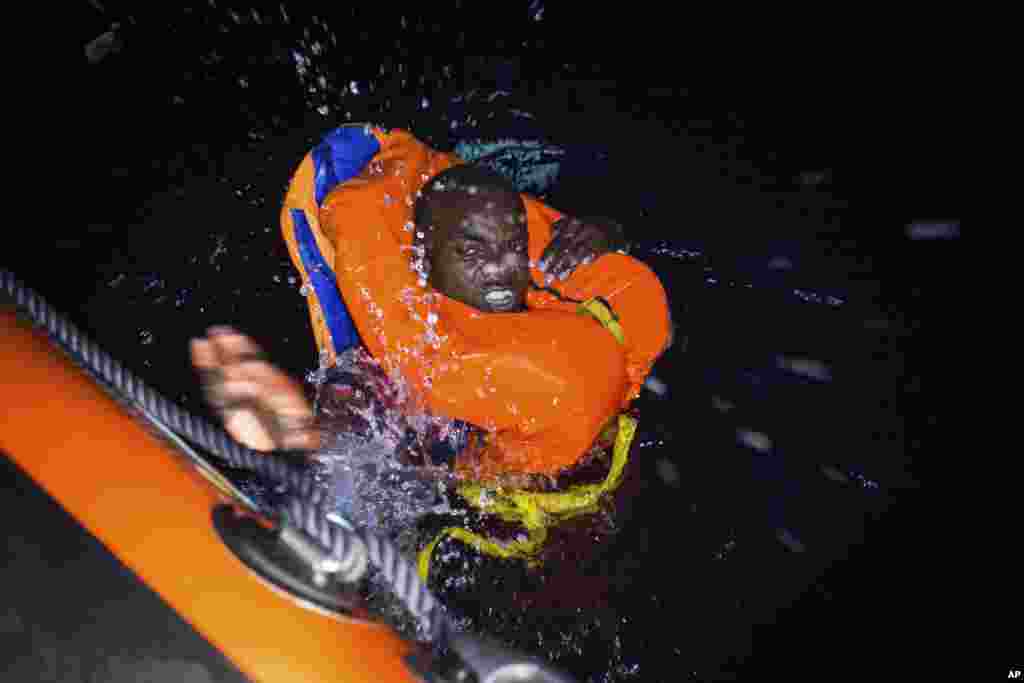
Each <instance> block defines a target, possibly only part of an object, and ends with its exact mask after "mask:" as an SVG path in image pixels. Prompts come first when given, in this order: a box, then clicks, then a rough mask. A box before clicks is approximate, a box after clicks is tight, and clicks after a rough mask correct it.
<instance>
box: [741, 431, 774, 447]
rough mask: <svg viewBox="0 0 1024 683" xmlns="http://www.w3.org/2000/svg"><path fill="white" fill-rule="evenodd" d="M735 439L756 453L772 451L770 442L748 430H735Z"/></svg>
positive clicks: (766, 438)
mask: <svg viewBox="0 0 1024 683" xmlns="http://www.w3.org/2000/svg"><path fill="white" fill-rule="evenodd" d="M736 438H737V439H739V442H740V443H742V444H743V445H744V446H747V447H748V448H752V449H753V450H755V451H757V452H758V453H767V452H769V451H770V450H771V449H772V440H771V439H770V438H768V436H767V435H765V434H762V433H761V432H755V431H752V430H749V429H737V430H736Z"/></svg>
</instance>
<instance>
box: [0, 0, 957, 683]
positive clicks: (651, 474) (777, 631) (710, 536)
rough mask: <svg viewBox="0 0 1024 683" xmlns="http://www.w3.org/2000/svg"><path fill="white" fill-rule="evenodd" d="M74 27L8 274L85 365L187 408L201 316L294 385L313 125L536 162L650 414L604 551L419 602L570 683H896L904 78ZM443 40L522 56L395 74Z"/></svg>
mask: <svg viewBox="0 0 1024 683" xmlns="http://www.w3.org/2000/svg"><path fill="white" fill-rule="evenodd" d="M455 4H456V5H457V4H458V3H455ZM83 5H85V8H84V9H82V22H81V26H82V41H83V43H84V42H87V41H89V40H91V39H92V38H94V37H95V36H98V35H100V34H101V33H103V32H104V31H106V30H108V29H109V28H110V26H111V23H112V22H118V23H119V27H118V29H117V30H116V33H117V35H118V36H120V40H121V44H120V46H119V47H118V49H117V50H115V51H113V52H111V53H110V54H109V55H108V56H106V57H105V58H104V59H102V60H100V61H98V62H97V63H88V62H87V61H85V60H83V61H82V62H81V63H80V64H79V65H78V71H76V72H75V74H76V77H77V78H79V79H81V80H82V82H84V83H85V84H86V89H87V90H89V91H90V98H89V99H88V101H85V102H83V103H82V106H81V109H80V110H79V111H78V112H77V113H76V126H77V130H78V132H79V133H80V134H77V135H73V136H70V139H69V141H68V143H67V147H66V150H65V151H66V158H68V159H74V160H75V163H76V165H77V168H78V169H79V171H78V174H77V176H76V177H77V180H76V181H75V182H74V183H71V184H70V186H69V187H68V188H67V195H66V197H67V201H66V204H65V205H67V206H73V207H74V210H73V211H72V212H71V213H70V214H67V213H66V214H65V215H66V216H69V218H68V220H61V221H55V222H54V223H53V224H52V226H50V227H48V228H47V229H46V230H40V231H38V232H36V233H34V234H32V235H31V236H30V239H31V241H32V247H33V248H32V249H30V250H26V251H25V252H24V256H17V257H15V256H11V257H9V261H10V267H12V268H13V269H14V270H15V272H17V273H18V274H19V275H21V276H22V277H23V278H24V279H25V280H27V281H28V283H29V284H30V285H31V286H33V287H35V288H37V289H38V290H40V291H41V292H42V293H43V294H44V295H45V296H47V297H48V298H49V299H50V300H51V301H52V302H53V303H55V304H56V305H57V306H58V307H59V308H61V309H62V310H64V311H66V312H67V313H68V314H69V315H70V316H71V317H72V319H73V320H74V321H75V322H77V323H78V324H80V325H81V326H82V327H84V328H85V329H86V330H87V331H88V332H89V333H90V334H91V335H92V336H93V337H94V338H95V339H96V340H98V341H99V342H100V343H101V344H102V345H103V346H104V347H105V348H106V349H107V350H108V351H110V352H111V353H113V354H114V355H115V356H117V357H118V358H119V359H121V360H122V361H123V362H124V363H125V364H126V365H128V366H129V367H130V368H132V369H133V370H135V371H136V372H138V373H139V374H140V375H141V376H143V377H145V378H146V379H147V380H148V381H150V382H151V383H152V384H153V385H154V386H155V387H156V388H157V389H159V390H160V391H162V392H163V393H164V394H165V395H167V396H169V397H172V398H174V399H176V400H178V401H179V402H180V403H181V404H182V405H184V406H186V407H188V408H190V409H192V410H194V411H196V412H199V413H204V414H206V408H205V406H204V405H203V403H202V397H201V395H200V392H199V388H198V384H197V382H196V379H195V377H194V375H193V373H192V371H191V368H190V366H189V360H188V355H187V342H188V339H189V338H190V337H194V336H197V335H200V334H202V332H203V330H204V329H205V328H206V327H207V326H209V325H212V324H220V323H229V324H233V325H235V326H237V327H239V328H240V329H242V330H244V331H245V332H247V333H248V334H251V335H252V336H254V337H255V338H256V339H257V340H258V341H259V342H260V343H261V344H262V345H264V347H265V348H267V350H268V352H269V354H270V356H271V358H273V359H274V360H275V361H276V362H278V363H279V364H280V365H282V366H283V367H285V368H286V369H288V370H289V371H290V372H292V373H293V374H294V375H295V376H297V377H301V376H304V375H305V374H306V373H307V372H308V371H309V370H311V369H313V368H314V367H315V366H316V357H315V353H314V343H313V340H312V333H311V331H310V327H309V323H308V319H307V315H306V304H305V302H304V301H303V299H302V297H301V296H300V294H299V292H298V289H299V285H300V284H301V282H300V280H299V278H298V275H297V273H296V272H295V271H294V269H293V268H292V266H291V264H290V261H289V258H288V254H287V252H286V250H285V247H284V245H283V243H282V241H281V240H280V238H279V231H278V224H277V211H278V208H279V202H280V199H281V197H282V194H283V191H284V189H285V186H286V183H287V181H288V178H289V176H290V173H291V171H292V169H293V168H294V166H295V165H296V164H297V163H298V161H299V160H300V159H301V157H302V156H303V155H304V154H305V153H306V151H307V150H308V149H309V147H310V146H311V145H312V144H314V143H315V142H316V141H317V140H318V139H319V137H320V136H321V135H322V134H323V133H325V132H326V131H328V130H330V129H332V128H333V127H335V126H337V125H340V124H342V123H346V122H351V121H371V122H374V123H379V124H381V125H386V126H401V127H407V128H411V129H412V130H413V132H414V133H415V134H417V135H418V136H420V137H421V138H423V139H425V140H428V141H430V142H431V143H432V144H434V145H435V146H436V147H439V148H442V149H451V148H452V147H454V145H455V144H457V143H458V142H459V141H464V140H468V139H473V138H477V137H479V138H483V139H485V140H486V139H500V138H504V137H519V138H530V139H543V140H545V141H547V142H550V143H552V144H556V145H558V146H560V147H562V148H564V149H566V150H568V152H567V155H566V159H565V162H564V163H563V165H562V168H561V172H560V176H559V180H558V182H557V183H556V185H555V186H554V187H553V188H552V189H551V190H550V192H549V193H548V194H547V195H546V196H545V199H546V200H547V201H548V202H549V203H551V204H553V205H554V206H556V207H558V208H560V209H562V210H565V211H567V212H570V213H576V214H583V215H586V214H604V215H609V216H611V217H613V218H616V219H618V220H620V221H621V222H622V223H624V224H625V225H626V226H627V230H628V231H629V234H630V236H631V238H632V239H633V240H634V243H635V254H636V255H638V257H640V258H642V259H643V260H644V261H645V262H647V263H648V264H649V265H650V266H651V267H652V268H653V269H654V270H655V271H656V272H657V273H658V275H659V277H661V279H662V281H663V283H664V284H665V287H666V289H667V291H668V292H669V295H670V298H671V301H672V309H673V318H674V320H675V321H676V323H677V325H678V327H679V330H678V341H677V344H676V347H675V348H673V349H672V350H670V351H669V352H668V353H667V354H666V356H665V357H664V358H663V359H662V360H661V361H659V363H658V365H657V366H656V368H655V374H656V375H657V376H658V377H659V378H660V379H662V380H663V381H664V382H665V384H666V385H667V387H668V392H667V395H665V396H661V397H659V396H657V395H655V394H653V393H646V394H645V395H644V396H643V397H641V399H640V400H639V401H638V406H639V408H640V412H641V433H640V434H639V436H638V438H637V445H636V447H635V452H634V455H633V459H632V463H631V469H630V473H629V479H628V481H627V483H626V484H625V485H624V494H623V495H620V496H619V498H618V501H619V502H618V504H617V509H616V511H615V514H614V515H613V516H612V517H613V522H609V523H610V524H612V525H613V527H614V532H613V533H604V534H603V535H601V538H602V539H604V540H602V542H600V543H594V544H588V543H587V542H586V538H587V534H589V533H591V531H592V530H588V529H583V530H579V529H577V530H576V540H575V541H573V536H572V533H568V532H567V540H566V541H565V544H564V545H563V546H561V547H562V548H563V550H562V552H561V555H560V556H559V557H557V558H554V559H553V561H552V562H551V563H549V565H548V567H547V568H546V569H545V571H544V572H542V573H541V574H540V575H539V576H538V575H534V576H529V575H524V574H523V572H521V571H519V570H518V569H517V568H516V567H509V566H504V565H502V564H501V563H494V562H490V561H486V560H480V559H479V558H475V557H471V556H469V555H468V554H466V553H460V552H449V553H447V554H445V553H442V554H444V555H445V556H446V557H447V559H446V560H444V565H445V571H444V572H443V576H444V577H445V578H444V579H443V580H439V581H438V582H436V585H435V588H436V589H437V590H438V593H439V595H440V596H441V598H442V600H443V601H444V602H445V603H446V604H449V605H450V606H451V607H452V609H453V613H454V614H457V615H458V616H459V617H460V619H461V620H462V623H464V624H465V625H466V626H467V627H470V628H473V629H476V630H479V631H481V632H485V633H490V634H493V635H497V636H499V637H501V638H503V639H505V640H506V641H507V642H509V643H510V644H514V645H516V646H518V647H520V648H523V649H527V650H529V651H531V652H536V653H539V654H543V655H545V656H547V657H549V658H550V659H552V660H553V661H556V662H557V663H559V664H560V665H562V666H563V667H565V668H567V669H568V670H570V671H572V672H573V673H574V674H575V675H577V676H578V677H579V678H580V680H588V681H618V680H639V681H675V680H735V679H741V680H753V679H754V676H755V675H758V674H762V673H766V672H775V673H782V674H788V673H797V672H814V673H818V674H820V673H821V672H822V671H824V670H828V668H830V667H832V668H835V667H842V668H843V669H844V670H847V671H849V670H852V669H855V670H857V671H870V670H872V669H873V668H874V667H875V666H876V663H877V662H882V661H885V660H886V659H887V658H888V657H890V656H895V657H896V659H897V661H898V662H899V663H900V664H908V665H909V664H910V662H909V661H908V660H909V657H908V656H907V654H906V652H902V651H901V649H900V647H899V646H898V642H900V640H899V636H900V634H901V633H905V632H907V631H908V630H913V629H916V628H917V620H918V618H919V609H918V608H919V606H920V604H921V603H922V602H923V601H924V598H923V597H922V595H921V593H920V591H919V589H918V588H917V587H916V586H917V585H918V584H919V580H920V576H921V575H922V574H923V573H925V572H928V571H930V569H931V567H932V562H933V559H932V555H931V554H930V553H931V551H930V550H929V545H928V544H927V543H926V540H927V539H928V538H929V537H930V535H931V531H930V530H929V527H928V525H927V524H926V523H925V517H924V512H923V508H922V505H921V501H922V490H923V488H924V486H923V484H922V481H921V479H922V476H921V474H920V472H919V468H920V466H921V457H920V454H921V453H923V452H925V451H926V450H927V449H928V447H929V444H930V443H932V442H930V441H929V438H930V437H929V434H930V430H931V429H932V428H933V427H934V426H935V423H936V422H937V421H938V417H937V416H938V415H939V414H940V411H941V410H942V407H941V405H940V401H939V399H938V398H937V397H938V395H939V394H938V392H937V385H936V384H934V383H931V382H934V380H931V379H930V376H929V374H928V373H927V370H928V369H929V368H930V367H931V366H930V362H931V360H930V357H929V355H928V353H927V351H926V349H925V348H924V347H923V346H922V345H918V344H917V343H916V342H915V340H916V339H919V338H920V335H921V333H922V331H925V332H927V331H939V329H938V328H932V327H929V325H930V323H929V322H927V321H928V320H930V319H931V318H930V317H929V314H931V313H935V312H939V311H941V310H943V309H944V307H945V305H946V302H947V301H948V300H949V299H950V297H951V296H952V292H953V291H955V288H956V284H955V269H954V267H953V265H952V264H955V262H956V261H955V258H954V254H953V251H954V250H955V249H956V248H957V246H958V244H959V232H958V231H959V227H958V226H959V210H960V206H959V202H958V200H957V194H956V192H955V189H956V188H955V186H952V185H950V184H949V183H948V180H947V179H946V177H945V175H944V173H943V171H942V169H941V167H940V166H937V165H936V163H935V155H934V145H932V144H930V141H929V139H926V138H927V137H928V136H924V135H914V134H912V132H913V131H918V132H920V130H919V128H914V127H912V126H910V125H909V123H910V121H909V119H911V118H913V117H908V115H907V112H908V110H910V109H912V108H913V107H918V108H920V106H921V105H922V103H928V102H931V103H933V104H934V97H933V96H932V95H931V94H930V92H929V91H928V88H927V85H924V84H918V85H917V86H916V87H917V89H919V90H920V92H916V91H915V90H913V89H909V88H892V89H891V91H890V89H888V88H886V89H883V88H882V86H881V84H880V82H878V81H875V82H872V83H866V82H863V81H861V80H857V79H850V78H847V77H845V76H842V75H838V74H834V73H832V74H830V73H809V72H804V71H799V70H798V72H795V73H791V74H786V75H784V76H780V77H777V78H776V79H774V80H765V79H762V78H760V77H758V76H756V75H750V76H749V77H748V79H746V80H733V81H730V82H729V83H727V84H726V83H721V82H719V83H714V84H708V83H707V82H706V81H704V82H700V83H697V82H694V83H690V82H689V81H688V79H687V78H685V77H684V75H683V72H681V71H680V70H678V69H672V68H671V66H670V65H659V64H658V63H652V64H651V68H650V69H643V70H640V69H637V68H635V67H632V68H631V67H629V66H626V65H624V64H622V63H613V62H611V61H610V62H609V63H607V64H600V63H593V62H589V61H588V62H587V63H586V65H582V64H578V63H575V62H570V61H566V60H565V59H564V57H562V56H549V55H550V54H551V53H550V51H548V48H550V47H551V46H552V44H553V37H554V36H557V35H558V34H559V27H560V26H564V22H566V21H567V18H566V17H559V16H558V15H553V14H550V13H547V12H546V10H545V11H541V10H542V7H543V5H542V3H528V4H527V5H528V6H525V7H526V9H523V8H521V7H519V6H518V5H516V6H514V7H515V8H514V9H508V10H501V12H507V16H500V17H495V16H493V12H491V11H490V10H488V12H487V13H480V12H474V13H471V14H467V13H466V12H465V11H461V10H457V9H456V8H455V7H454V6H453V7H452V8H447V10H445V11H446V12H449V13H445V14H443V15H441V14H431V15H423V16H421V17H417V16H414V15H405V16H401V15H400V14H399V15H395V14H394V13H393V12H383V11H375V10H370V9H365V8H361V7H360V8H357V9H352V10H349V9H347V8H346V9H338V10H334V11H333V13H331V12H326V11H325V12H323V13H320V14H319V15H314V14H313V13H311V12H309V11H308V10H305V11H300V10H298V9H292V8H291V7H290V6H289V5H290V3H285V5H279V4H273V5H267V6H258V7H256V8H255V9H254V8H253V7H252V6H248V5H241V4H239V3H234V4H227V3H215V2H210V3H203V4H199V5H196V6H195V7H192V8H191V9H190V6H189V5H184V6H182V7H181V8H175V9H174V10H173V11H171V10H168V11H166V12H165V13H164V14H162V15H159V14H157V13H155V12H152V11H150V12H149V13H148V14H143V13H134V14H133V13H132V11H129V9H130V8H128V7H127V6H125V7H118V6H117V5H116V4H115V3H109V4H108V3H104V9H105V11H104V12H100V11H98V10H96V9H95V8H94V7H91V6H90V5H88V4H86V3H83ZM434 10H435V11H438V10H437V8H434ZM495 11H497V10H495ZM538 12H540V15H541V16H540V20H537V14H538ZM485 15H486V16H485ZM438 16H443V17H445V20H444V21H443V22H442V21H440V20H439V19H437V17H438ZM559 22H563V23H562V24H559ZM435 25H436V30H437V32H436V33H435V32H434V28H432V27H434V26H435ZM483 26H486V27H487V28H486V29H482V28H481V27H483ZM495 26H499V27H500V29H495V28H494V27H495ZM418 27H419V29H418ZM441 32H443V33H444V35H445V36H450V37H451V40H455V41H457V40H458V35H459V33H460V32H461V33H462V34H463V36H464V37H463V40H464V41H465V43H464V44H465V47H464V49H463V50H462V52H469V51H471V50H472V49H473V46H479V47H482V46H483V45H485V44H489V43H488V40H484V38H483V36H485V35H490V34H489V33H488V32H491V33H494V34H495V35H498V36H499V37H504V39H505V40H506V42H507V46H508V47H510V48H511V47H512V46H520V45H522V44H523V41H525V42H526V45H527V47H526V48H525V49H524V50H523V52H524V53H525V54H529V55H531V56H530V57H528V58H467V57H458V58H456V57H440V58H439V57H431V58H424V57H420V56H419V55H420V54H421V53H422V52H424V50H423V46H424V45H430V44H431V42H430V41H431V40H433V38H432V36H437V35H440V34H441ZM499 39H500V38H499ZM493 40H494V38H493V35H492V36H491V38H490V43H493ZM374 47H376V48H378V49H377V50H372V49H371V48H374ZM356 48H359V49H356ZM381 53H386V54H391V55H394V56H391V57H388V58H382V57H380V56H379V55H380V54H381ZM453 54H454V53H453ZM356 55H362V56H356ZM929 98H930V99H929ZM524 112H525V115H524ZM887 114H888V118H886V115H887ZM944 182H945V184H944ZM952 222H955V224H956V226H957V227H956V236H955V237H953V238H949V239H946V238H942V237H941V233H942V231H943V230H945V231H946V233H947V234H948V233H949V231H950V229H943V228H936V227H935V226H936V225H945V224H949V223H952ZM911 225H917V226H918V227H917V228H909V227H908V226H911ZM922 226H923V227H922ZM936 231H938V232H939V233H940V238H939V239H918V238H920V237H922V236H928V235H931V236H933V237H934V235H935V233H936ZM912 238H914V239H912ZM951 276H953V277H951ZM951 279H952V280H954V281H951ZM282 331H283V332H282ZM783 529H784V530H786V531H785V534H788V535H785V534H784V535H783V537H784V538H787V539H790V542H789V544H788V545H787V544H786V543H783V542H781V541H780V540H779V538H780V533H782V532H781V531H780V530H783ZM605 531H607V530H605ZM581 537H582V538H583V539H584V541H583V542H582V543H581V541H580V538H581ZM794 539H795V542H793V541H794ZM551 596H557V599H552V598H551ZM865 624H867V625H868V626H867V627H865ZM745 673H746V674H747V675H744V674H745Z"/></svg>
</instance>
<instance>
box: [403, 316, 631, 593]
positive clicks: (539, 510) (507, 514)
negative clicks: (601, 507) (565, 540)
mask: <svg viewBox="0 0 1024 683" xmlns="http://www.w3.org/2000/svg"><path fill="white" fill-rule="evenodd" d="M577 310H578V311H579V313H581V314H584V315H590V316H592V317H593V318H594V319H595V320H597V321H598V322H599V323H601V325H603V326H604V327H605V329H607V330H608V331H609V332H611V334H612V336H614V337H615V339H616V340H617V341H618V342H619V343H620V344H621V343H623V340H624V338H625V337H624V333H623V330H622V326H621V325H620V324H619V319H618V317H617V316H616V315H615V313H614V312H613V311H612V310H611V307H610V306H609V305H608V304H607V302H605V301H603V300H601V299H600V298H599V297H595V298H593V299H589V300H587V301H585V302H583V303H581V304H580V305H579V308H578V309H577ZM616 428H617V432H616V434H615V443H614V446H613V449H612V464H611V468H610V469H609V471H608V476H607V477H605V479H604V480H603V481H601V482H600V483H596V484H579V485H576V486H572V487H569V488H568V489H567V490H565V491H554V492H547V493H545V492H537V491H524V490H512V491H506V490H502V489H497V490H495V489H492V488H488V487H487V486H485V485H483V484H480V483H476V482H471V483H467V484H463V485H462V486H459V487H458V489H456V492H457V493H458V494H459V496H460V497H461V498H462V499H463V500H465V501H466V502H467V503H468V504H469V505H471V506H473V507H475V508H477V509H479V510H481V511H482V512H484V513H485V514H491V515H495V516H497V517H498V518H499V519H501V520H502V521H505V522H511V523H515V524H519V525H521V526H523V527H524V529H525V530H526V533H525V534H520V535H519V536H518V537H517V538H515V539H512V540H509V541H500V540H497V539H493V538H487V537H486V536H483V535H481V534H477V533H475V532H472V531H470V530H468V529H466V528H464V527H447V528H445V529H442V530H441V531H440V532H439V533H438V535H437V536H435V537H434V540H432V541H431V542H430V543H429V544H428V545H427V546H426V547H425V548H423V550H421V551H420V554H419V558H418V562H417V567H418V569H419V573H420V577H422V578H423V580H426V579H427V576H428V574H429V573H430V562H431V559H432V557H433V553H434V548H435V547H436V546H437V544H438V543H440V542H441V540H442V539H444V538H445V537H446V536H451V537H452V538H456V539H458V540H460V541H462V542H463V543H465V544H466V545H469V546H471V547H473V548H475V549H476V550H477V551H478V552H482V553H485V554H487V555H491V556H492V557H500V558H504V559H514V558H520V559H525V560H526V561H527V563H528V564H529V565H530V566H536V564H537V561H536V559H535V556H536V555H537V553H538V552H539V551H540V549H541V548H542V547H543V546H544V542H545V541H546V540H547V535H548V528H549V527H551V526H553V525H554V524H557V523H558V522H561V521H563V520H567V519H571V518H573V517H578V516H580V515H585V514H588V513H591V512H595V511H596V510H597V505H598V502H599V500H600V498H601V496H602V495H604V494H606V493H609V492H611V491H614V490H615V489H616V488H618V486H619V484H620V483H621V481H622V474H623V471H624V470H625V467H626V462H627V460H628V459H629V448H630V446H631V445H632V443H633V437H634V436H635V435H636V428H637V421H636V419H634V418H633V417H630V416H629V415H626V414H621V415H619V416H618V420H617V421H614V420H613V421H611V422H610V423H609V424H608V426H607V427H605V431H604V434H602V438H604V437H606V436H609V437H610V431H611V430H613V429H616Z"/></svg>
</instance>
